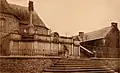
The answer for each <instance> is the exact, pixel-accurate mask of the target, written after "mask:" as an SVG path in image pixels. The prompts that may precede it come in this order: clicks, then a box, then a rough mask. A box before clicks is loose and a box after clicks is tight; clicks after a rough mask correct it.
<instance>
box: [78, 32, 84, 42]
mask: <svg viewBox="0 0 120 73" xmlns="http://www.w3.org/2000/svg"><path fill="white" fill-rule="evenodd" d="M79 37H80V40H81V41H83V37H84V32H79Z"/></svg>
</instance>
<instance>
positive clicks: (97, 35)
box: [83, 26, 112, 41]
mask: <svg viewBox="0 0 120 73" xmlns="http://www.w3.org/2000/svg"><path fill="white" fill-rule="evenodd" d="M111 29H112V27H111V26H109V27H106V28H102V29H99V30H95V31H92V32H88V33H85V34H84V37H83V40H84V41H91V40H96V39H102V38H105V37H106V35H107V34H108V33H109V32H110V30H111Z"/></svg>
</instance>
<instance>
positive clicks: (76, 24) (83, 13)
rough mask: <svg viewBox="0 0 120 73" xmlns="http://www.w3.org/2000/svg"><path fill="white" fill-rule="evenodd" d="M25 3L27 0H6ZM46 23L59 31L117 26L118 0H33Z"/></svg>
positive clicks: (66, 33) (119, 15) (68, 33)
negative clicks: (114, 23) (113, 24)
mask: <svg viewBox="0 0 120 73" xmlns="http://www.w3.org/2000/svg"><path fill="white" fill-rule="evenodd" d="M7 1H8V2H9V3H13V4H17V5H21V6H28V2H29V0H7ZM33 1H34V8H35V11H36V12H37V13H38V15H39V16H40V18H41V19H42V20H43V22H44V23H45V25H46V26H47V27H48V28H50V29H52V31H53V32H58V33H59V34H60V35H64V36H73V35H77V34H78V32H91V31H94V30H98V29H100V28H104V27H108V26H111V24H110V23H111V22H117V23H118V28H120V0H33Z"/></svg>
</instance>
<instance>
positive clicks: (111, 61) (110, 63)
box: [90, 58, 120, 72]
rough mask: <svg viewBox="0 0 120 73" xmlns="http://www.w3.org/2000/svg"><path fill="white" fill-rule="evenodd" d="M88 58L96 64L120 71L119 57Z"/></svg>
mask: <svg viewBox="0 0 120 73" xmlns="http://www.w3.org/2000/svg"><path fill="white" fill-rule="evenodd" d="M90 60H91V61H93V63H94V65H96V66H101V67H108V68H112V69H113V70H115V71H117V72H118V71H119V72H120V58H91V59H90Z"/></svg>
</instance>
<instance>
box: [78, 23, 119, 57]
mask: <svg viewBox="0 0 120 73" xmlns="http://www.w3.org/2000/svg"><path fill="white" fill-rule="evenodd" d="M77 38H78V39H79V40H80V41H81V42H80V45H81V48H86V49H87V50H88V51H91V52H92V53H93V54H96V57H100V58H101V57H102V58H106V57H107V58H118V57H119V55H120V48H119V38H120V37H119V29H118V27H117V23H115V22H112V23H111V26H109V27H105V28H102V29H99V30H95V31H92V32H88V33H84V32H80V33H79V35H78V36H77ZM81 51H83V52H85V51H84V50H82V49H81ZM87 53H88V54H90V53H89V52H87Z"/></svg>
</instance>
